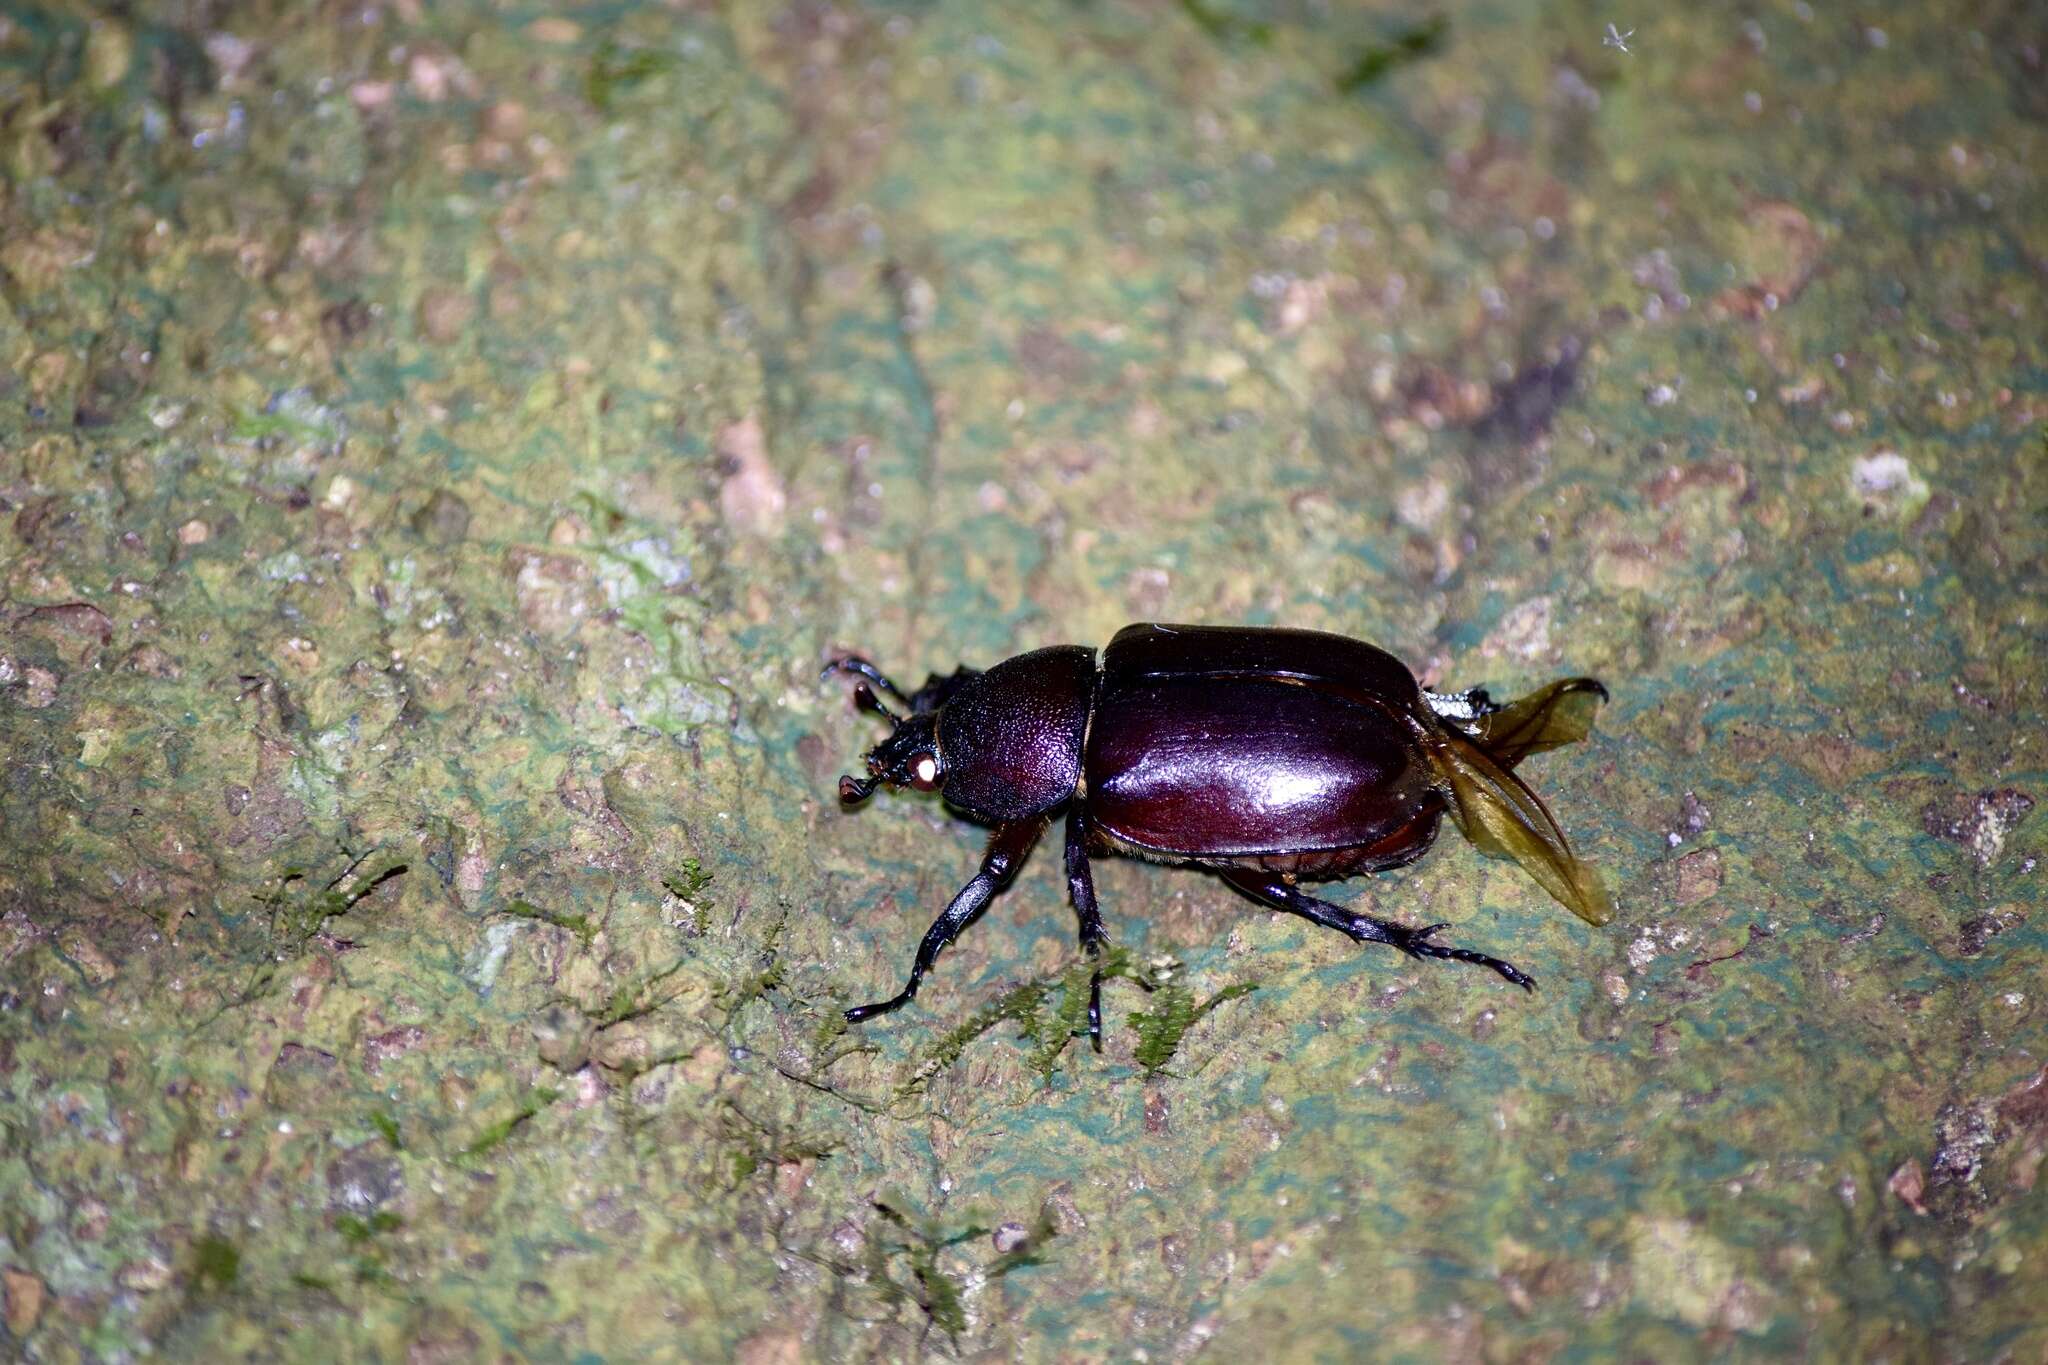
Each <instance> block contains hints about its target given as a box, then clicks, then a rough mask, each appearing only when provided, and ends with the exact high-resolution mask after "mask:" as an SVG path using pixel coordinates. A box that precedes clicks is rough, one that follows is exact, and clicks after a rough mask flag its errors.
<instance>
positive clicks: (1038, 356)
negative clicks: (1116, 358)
mask: <svg viewBox="0 0 2048 1365" xmlns="http://www.w3.org/2000/svg"><path fill="white" fill-rule="evenodd" d="M1017 360H1018V362H1019V363H1020V364H1022V365H1023V367H1024V368H1025V369H1027V370H1029V371H1030V372H1031V373H1032V374H1033V375H1035V376H1037V377H1038V378H1041V379H1054V380H1058V381H1059V382H1061V383H1064V384H1071V383H1073V382H1074V381H1076V380H1078V379H1080V378H1081V377H1082V376H1083V375H1085V374H1086V373H1087V372H1088V357H1087V355H1086V353H1085V352H1083V351H1082V350H1081V348H1080V347H1078V346H1076V345H1074V343H1073V342H1071V341H1068V340H1067V339H1066V338H1065V337H1063V336H1061V335H1060V334H1059V333H1057V332H1055V331H1053V330H1052V329H1051V328H1049V327H1033V328H1031V329H1030V330H1029V331H1027V332H1025V333H1024V335H1023V336H1021V337H1019V338H1017Z"/></svg>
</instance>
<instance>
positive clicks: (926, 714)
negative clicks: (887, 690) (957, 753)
mask: <svg viewBox="0 0 2048 1365" xmlns="http://www.w3.org/2000/svg"><path fill="white" fill-rule="evenodd" d="M849 671H858V670H849ZM891 690H892V691H893V690H894V689H893V688H892V689H891ZM853 700H854V704H855V705H856V706H858V707H860V709H861V710H863V711H871V712H873V713H874V714H875V715H878V716H880V717H882V718H883V719H884V720H886V721H888V722H889V724H890V726H891V727H892V728H891V729H890V731H889V737H888V738H887V739H885V740H883V741H882V742H881V743H880V744H877V745H876V746H875V747H874V748H872V749H870V750H868V755H867V766H868V775H867V776H866V777H854V776H853V775H851V774H848V775H847V776H845V777H842V778H840V779H839V799H840V800H841V801H844V802H846V803H847V804H848V805H855V804H857V803H859V802H862V801H865V800H867V799H868V798H869V797H870V796H872V795H874V793H875V789H876V788H877V787H881V786H884V785H887V786H891V787H915V788H916V789H917V790H919V791H924V792H928V791H934V790H936V789H937V788H938V786H939V783H940V782H941V780H943V779H944V777H945V767H944V765H943V764H942V763H941V762H940V761H939V741H938V713H937V711H936V710H934V709H930V708H925V707H919V708H918V709H916V710H914V711H912V712H911V714H909V715H907V716H899V715H897V714H896V713H895V712H894V711H891V710H890V709H889V708H888V706H887V705H885V704H884V703H883V701H882V699H881V698H880V697H878V696H876V695H875V690H874V688H872V687H870V686H868V684H867V683H865V682H863V683H862V684H860V686H858V687H856V688H854V690H853Z"/></svg>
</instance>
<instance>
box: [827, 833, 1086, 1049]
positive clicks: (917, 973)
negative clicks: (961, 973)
mask: <svg viewBox="0 0 2048 1365" xmlns="http://www.w3.org/2000/svg"><path fill="white" fill-rule="evenodd" d="M1043 833H1045V818H1044V817H1043V816H1039V817H1037V818H1034V819H1030V820H1013V821H1011V822H1010V823H1008V824H1005V825H999V826H997V827H996V832H995V837H994V838H992V839H990V840H989V841H988V852H987V853H986V854H984V855H983V856H982V860H981V871H979V872H977V873H975V874H974V878H973V880H972V881H970V882H968V883H967V885H965V886H963V887H961V888H960V891H959V894H958V895H956V896H954V897H953V901H952V904H950V905H948V906H947V907H946V909H945V912H944V913H943V914H941V915H940V916H939V917H938V918H937V919H936V920H933V921H932V927H931V928H929V929H927V930H925V934H924V942H922V943H920V944H918V945H917V957H916V959H915V960H914V961H913V962H912V963H911V964H910V981H909V982H908V983H907V984H906V985H905V986H904V987H903V989H902V990H901V991H899V992H897V993H896V994H895V995H893V996H891V997H890V998H889V999H887V1000H878V1001H876V1002H875V1003H874V1004H872V1005H857V1006H855V1007H854V1008H853V1009H850V1010H848V1011H847V1012H846V1022H847V1023H849V1024H858V1023H859V1022H860V1021H861V1020H863V1019H872V1018H874V1017H875V1016H876V1015H878V1014H887V1013H888V1012H889V1011H890V1010H895V1009H901V1008H903V1006H905V1005H907V1004H909V1003H910V1002H911V1000H912V999H913V998H915V997H916V995H917V988H918V985H919V984H920V983H921V982H923V980H924V974H925V973H926V972H928V971H930V970H931V969H932V964H933V963H934V962H937V961H938V960H939V954H940V953H941V952H943V951H945V948H946V945H947V944H949V943H951V942H952V941H953V940H954V939H955V938H958V937H959V935H960V931H961V930H962V929H965V928H966V927H967V926H968V925H970V924H972V923H974V920H975V917H976V916H978V915H980V914H981V912H982V911H983V910H986V909H987V908H988V903H989V902H990V901H991V900H993V899H995V894H996V892H998V891H1000V890H1002V889H1003V888H1004V887H1005V886H1007V885H1008V884H1009V881H1010V878H1011V877H1013V876H1015V875H1016V872H1017V867H1018V865H1019V864H1021V863H1022V862H1023V861H1024V855H1025V854H1027V853H1029V852H1031V846H1032V845H1033V844H1035V843H1037V842H1038V836H1039V835H1041V834H1043Z"/></svg>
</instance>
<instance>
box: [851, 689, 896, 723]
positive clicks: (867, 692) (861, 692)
mask: <svg viewBox="0 0 2048 1365" xmlns="http://www.w3.org/2000/svg"><path fill="white" fill-rule="evenodd" d="M853 704H854V705H855V706H858V707H859V708H860V709H861V710H863V711H872V712H874V713H875V714H876V715H878V716H885V717H887V718H888V719H889V720H890V721H891V722H893V723H895V724H897V725H901V724H902V723H903V719H904V718H903V717H902V716H899V715H897V714H896V713H895V712H894V711H891V710H890V709H889V708H888V707H886V706H884V705H883V704H882V699H881V698H880V697H878V696H876V695H875V689H874V688H872V687H869V686H868V685H867V684H866V683H862V684H860V685H859V686H858V687H856V688H854V689H853Z"/></svg>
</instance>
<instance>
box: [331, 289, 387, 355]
mask: <svg viewBox="0 0 2048 1365" xmlns="http://www.w3.org/2000/svg"><path fill="white" fill-rule="evenodd" d="M376 316H377V315H376V314H375V313H374V312H372V311H371V309H370V305H369V304H367V303H364V302H363V301H362V299H361V298H350V299H344V300H342V301H341V302H340V303H337V304H334V305H332V306H330V307H328V308H327V309H326V310H324V311H323V312H322V313H321V314H320V329H321V330H322V331H324V332H326V333H327V335H329V336H330V337H333V338H334V339H335V340H336V341H339V342H342V343H344V344H346V343H348V342H352V341H354V340H355V339H356V338H357V337H359V336H361V335H362V334H363V333H365V332H367V331H369V330H370V324H371V323H372V322H374V321H375V320H376Z"/></svg>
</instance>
